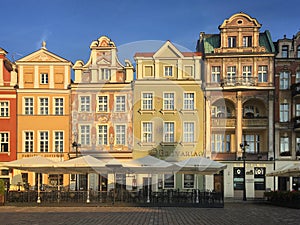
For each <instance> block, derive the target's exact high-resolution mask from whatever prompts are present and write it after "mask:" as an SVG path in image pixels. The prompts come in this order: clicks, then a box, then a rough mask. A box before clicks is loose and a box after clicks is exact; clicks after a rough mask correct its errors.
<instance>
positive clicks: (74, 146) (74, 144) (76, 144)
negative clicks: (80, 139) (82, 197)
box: [72, 141, 81, 191]
mask: <svg viewBox="0 0 300 225" xmlns="http://www.w3.org/2000/svg"><path fill="white" fill-rule="evenodd" d="M80 146H81V145H80V144H79V143H77V142H76V141H74V142H73V143H72V148H73V149H75V152H76V158H77V157H78V148H79V147H80ZM75 191H77V174H75Z"/></svg>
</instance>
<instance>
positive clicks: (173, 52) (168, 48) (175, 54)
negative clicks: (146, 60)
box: [153, 41, 184, 58]
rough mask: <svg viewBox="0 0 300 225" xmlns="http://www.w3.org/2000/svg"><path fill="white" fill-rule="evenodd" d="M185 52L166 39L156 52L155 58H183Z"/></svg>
mask: <svg viewBox="0 0 300 225" xmlns="http://www.w3.org/2000/svg"><path fill="white" fill-rule="evenodd" d="M183 57H184V56H183V54H182V53H181V52H180V51H179V50H178V49H177V48H176V47H175V46H174V45H173V44H172V43H171V42H170V41H166V42H165V43H164V44H163V45H162V46H161V47H160V49H158V51H157V52H156V53H154V55H153V58H183Z"/></svg>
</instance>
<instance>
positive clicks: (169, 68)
mask: <svg viewBox="0 0 300 225" xmlns="http://www.w3.org/2000/svg"><path fill="white" fill-rule="evenodd" d="M164 70H165V71H164V75H165V77H172V76H173V68H172V66H165V67H164Z"/></svg>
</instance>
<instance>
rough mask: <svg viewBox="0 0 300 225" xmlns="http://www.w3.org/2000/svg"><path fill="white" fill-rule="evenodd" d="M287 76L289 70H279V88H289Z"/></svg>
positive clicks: (288, 76)
mask: <svg viewBox="0 0 300 225" xmlns="http://www.w3.org/2000/svg"><path fill="white" fill-rule="evenodd" d="M289 78H290V74H289V72H281V73H280V75H279V79H280V80H279V88H280V89H281V90H286V89H289V83H290V82H289Z"/></svg>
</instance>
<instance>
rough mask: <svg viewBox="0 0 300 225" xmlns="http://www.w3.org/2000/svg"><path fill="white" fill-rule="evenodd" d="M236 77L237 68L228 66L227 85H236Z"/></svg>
mask: <svg viewBox="0 0 300 225" xmlns="http://www.w3.org/2000/svg"><path fill="white" fill-rule="evenodd" d="M235 76H236V67H235V66H228V67H227V83H228V84H234V83H235Z"/></svg>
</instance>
